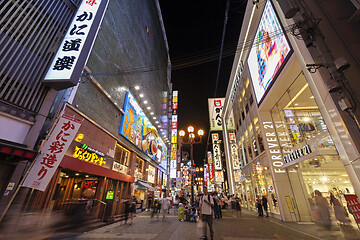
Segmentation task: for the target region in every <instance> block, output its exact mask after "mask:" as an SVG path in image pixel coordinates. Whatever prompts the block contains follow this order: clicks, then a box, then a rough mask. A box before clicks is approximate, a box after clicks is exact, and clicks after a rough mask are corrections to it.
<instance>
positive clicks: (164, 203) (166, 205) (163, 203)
mask: <svg viewBox="0 0 360 240" xmlns="http://www.w3.org/2000/svg"><path fill="white" fill-rule="evenodd" d="M169 206H170V201H169V199H168V198H167V196H166V194H165V195H164V197H163V198H162V199H161V209H162V212H163V221H165V219H166V213H167V212H168V210H169Z"/></svg>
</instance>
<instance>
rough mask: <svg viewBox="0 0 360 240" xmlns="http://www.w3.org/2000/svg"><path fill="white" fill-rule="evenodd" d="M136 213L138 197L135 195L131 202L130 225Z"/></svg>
mask: <svg viewBox="0 0 360 240" xmlns="http://www.w3.org/2000/svg"><path fill="white" fill-rule="evenodd" d="M135 213H136V198H135V196H133V197H132V201H131V202H130V214H131V222H130V225H131V224H133V221H134V216H135Z"/></svg>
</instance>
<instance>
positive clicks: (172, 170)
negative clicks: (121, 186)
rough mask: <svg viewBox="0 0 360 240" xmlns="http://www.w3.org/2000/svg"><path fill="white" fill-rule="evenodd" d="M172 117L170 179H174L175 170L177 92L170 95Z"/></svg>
mask: <svg viewBox="0 0 360 240" xmlns="http://www.w3.org/2000/svg"><path fill="white" fill-rule="evenodd" d="M172 96H173V97H172V117H171V154H170V178H176V170H177V161H176V155H177V122H178V117H177V107H178V91H173V95H172Z"/></svg>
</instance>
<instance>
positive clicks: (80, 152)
mask: <svg viewBox="0 0 360 240" xmlns="http://www.w3.org/2000/svg"><path fill="white" fill-rule="evenodd" d="M73 157H74V158H77V159H79V160H82V161H85V162H90V163H94V164H96V165H99V166H102V165H104V164H106V161H105V160H104V158H103V157H99V156H98V155H97V154H96V153H91V152H88V151H87V150H85V149H84V148H81V147H78V146H75V151H74V154H73Z"/></svg>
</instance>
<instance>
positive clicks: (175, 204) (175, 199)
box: [173, 194, 180, 214]
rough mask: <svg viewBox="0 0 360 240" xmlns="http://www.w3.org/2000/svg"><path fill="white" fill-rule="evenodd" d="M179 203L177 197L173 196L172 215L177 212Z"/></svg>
mask: <svg viewBox="0 0 360 240" xmlns="http://www.w3.org/2000/svg"><path fill="white" fill-rule="evenodd" d="M179 203H180V199H179V196H178V195H177V194H175V197H174V200H173V207H174V214H176V213H177V212H178V210H179Z"/></svg>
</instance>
